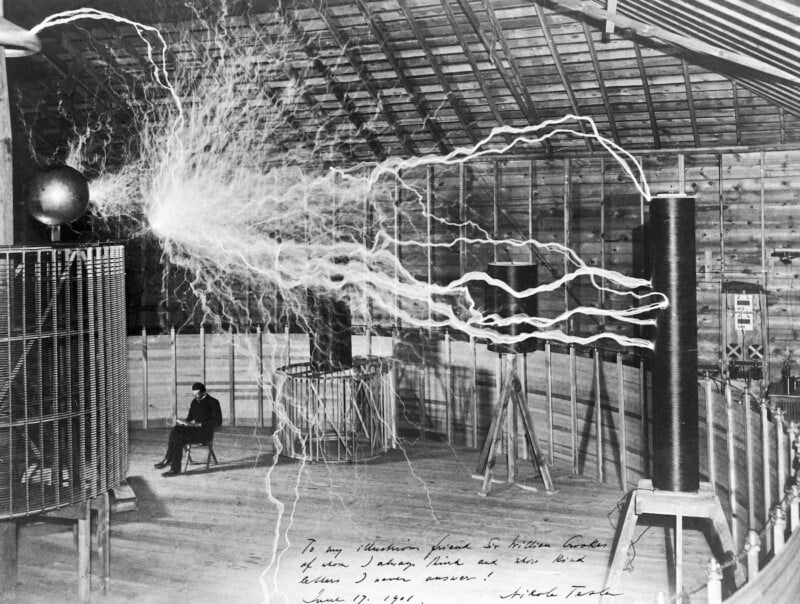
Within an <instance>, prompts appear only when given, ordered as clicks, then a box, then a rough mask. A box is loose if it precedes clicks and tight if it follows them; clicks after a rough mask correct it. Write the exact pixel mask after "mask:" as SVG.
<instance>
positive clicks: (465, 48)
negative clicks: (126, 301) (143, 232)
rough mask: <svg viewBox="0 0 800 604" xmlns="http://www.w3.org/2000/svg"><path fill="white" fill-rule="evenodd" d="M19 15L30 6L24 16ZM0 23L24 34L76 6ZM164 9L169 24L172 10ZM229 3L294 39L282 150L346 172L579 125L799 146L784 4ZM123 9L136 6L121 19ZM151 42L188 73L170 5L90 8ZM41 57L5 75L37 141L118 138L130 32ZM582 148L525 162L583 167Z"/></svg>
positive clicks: (182, 14) (696, 144) (674, 0)
mask: <svg viewBox="0 0 800 604" xmlns="http://www.w3.org/2000/svg"><path fill="white" fill-rule="evenodd" d="M26 4H27V3H26ZM33 4H36V6H35V7H30V6H29V7H16V9H15V10H16V12H14V10H11V11H7V16H8V18H9V20H12V21H13V22H16V23H18V24H20V25H23V26H24V27H31V26H32V25H33V24H34V23H36V22H38V21H39V20H41V18H43V17H44V16H46V15H47V14H48V12H53V11H56V10H60V9H69V8H73V5H76V4H77V2H75V1H73V0H63V1H58V0H50V1H49V2H42V3H33ZM173 4H174V6H173ZM277 4H278V3H277V2H272V1H256V0H254V1H253V2H250V3H245V2H234V3H232V5H231V14H232V15H233V16H232V17H231V20H232V21H231V22H232V23H233V24H240V25H241V26H242V31H243V32H244V31H245V29H244V26H245V24H246V23H256V24H258V27H262V28H269V27H276V26H278V24H280V25H281V26H283V27H286V28H288V31H290V32H291V44H292V45H293V48H292V52H291V55H290V56H291V61H289V62H288V63H287V65H286V68H285V69H284V70H283V74H282V78H275V79H273V80H271V85H270V87H269V90H266V91H265V97H266V98H265V99H264V102H265V103H267V104H268V103H269V100H270V98H271V97H272V95H278V94H280V93H281V91H283V90H285V89H286V88H287V86H292V85H296V84H297V83H298V81H302V84H303V86H302V88H303V90H304V95H303V98H302V99H301V101H302V102H299V103H298V104H297V110H296V111H294V112H293V113H292V114H291V115H285V116H284V118H285V122H286V131H285V136H286V139H287V140H290V139H299V140H312V139H314V137H315V135H316V133H317V132H318V131H319V129H320V128H335V129H336V131H337V132H339V133H342V132H345V133H347V138H348V139H349V141H350V143H349V144H348V145H344V146H342V147H341V149H340V151H341V152H342V154H343V156H344V157H345V158H347V159H350V160H354V159H373V158H383V157H385V156H387V155H403V156H409V155H416V154H423V153H431V152H435V153H443V152H447V151H449V150H451V149H453V148H454V147H458V146H463V145H469V144H474V143H475V142H477V141H479V140H481V139H482V138H483V137H485V136H486V135H487V134H488V133H489V132H490V131H491V129H492V128H493V127H495V126H500V125H508V126H514V127H525V126H529V125H533V124H537V123H539V122H541V121H542V120H546V119H557V118H560V117H562V116H564V115H566V114H580V115H587V116H590V117H592V118H593V119H594V120H595V122H596V123H597V125H598V127H599V129H600V131H601V132H602V133H603V134H604V135H606V136H607V137H609V138H611V139H613V140H615V141H616V142H618V143H619V144H621V145H622V146H623V147H625V148H627V149H629V150H632V151H642V152H643V151H646V150H654V149H687V150H688V149H694V148H712V147H713V148H717V147H726V148H729V147H741V146H756V145H757V146H775V145H783V144H789V145H796V144H797V143H800V94H798V93H800V17H798V11H797V10H796V9H797V7H796V6H794V5H793V4H791V3H789V2H786V1H780V0H778V1H776V0H769V1H768V2H767V1H757V0H616V1H614V0H600V1H580V0H549V1H545V0H325V1H322V0H308V1H303V2H295V3H288V8H287V3H283V7H284V10H281V11H278V10H277ZM131 5H135V6H131ZM92 6H93V7H94V8H98V9H101V10H108V11H110V12H114V13H116V14H120V15H123V16H129V17H130V18H133V19H138V20H144V21H147V22H150V23H155V24H158V26H159V28H160V29H162V30H163V31H164V33H165V35H166V36H167V38H168V39H169V40H170V43H171V47H170V51H169V60H170V62H172V63H176V62H181V61H191V60H192V53H193V52H196V50H197V46H196V45H197V44H202V42H201V41H200V37H199V36H196V38H195V40H194V42H193V43H192V45H195V46H194V48H192V45H187V44H186V43H185V38H184V42H183V43H180V42H179V40H180V39H181V38H182V35H181V33H182V32H186V31H190V32H191V31H192V30H196V29H197V24H196V22H193V18H192V14H191V12H187V11H186V10H185V9H183V8H182V3H178V2H175V3H172V2H166V3H165V2H163V1H162V2H155V1H154V2H152V3H128V2H121V1H118V0H114V1H112V0H106V1H105V2H103V1H99V2H95V3H93V5H92ZM41 38H42V41H43V45H44V51H43V52H42V53H41V54H40V55H38V56H36V57H30V58H25V59H17V60H13V61H10V62H9V79H10V85H11V89H12V94H13V95H14V96H15V97H16V99H17V100H18V104H19V106H20V109H21V113H22V115H23V117H25V121H26V123H27V124H29V125H33V126H34V127H33V130H34V131H35V133H36V134H35V136H36V137H37V138H38V139H40V140H43V141H46V140H59V139H60V138H63V137H64V133H63V129H64V127H65V122H69V121H72V120H74V121H75V122H76V123H78V124H81V123H86V122H87V121H88V120H90V119H92V116H93V115H96V113H97V111H100V112H110V113H111V114H112V115H115V116H116V119H117V120H118V121H119V122H120V123H124V121H125V119H124V118H125V115H126V112H129V111H130V109H129V104H130V103H131V102H143V98H138V100H136V99H137V94H140V92H141V81H142V78H144V77H146V75H147V74H146V70H147V66H146V62H145V56H146V49H145V46H144V44H143V42H142V41H141V40H140V39H139V37H138V36H137V35H136V34H135V32H134V31H133V30H132V28H130V27H129V26H127V25H121V24H115V23H113V22H94V21H93V22H91V23H85V22H81V23H80V27H75V26H69V25H68V26H61V27H58V28H53V29H48V30H45V31H44V32H42V34H41ZM596 147H597V145H596V144H593V143H592V142H591V140H587V139H583V138H580V137H558V138H553V139H552V140H551V141H548V142H545V143H544V144H540V145H537V146H534V147H530V148H527V149H526V152H531V153H535V154H539V155H542V156H551V155H559V154H565V153H569V154H574V153H589V152H592V151H594V149H595V148H596Z"/></svg>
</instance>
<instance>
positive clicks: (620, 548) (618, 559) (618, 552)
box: [606, 490, 639, 591]
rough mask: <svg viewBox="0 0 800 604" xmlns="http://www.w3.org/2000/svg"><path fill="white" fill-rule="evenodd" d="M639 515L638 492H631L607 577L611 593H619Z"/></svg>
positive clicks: (618, 528) (618, 527) (618, 531)
mask: <svg viewBox="0 0 800 604" xmlns="http://www.w3.org/2000/svg"><path fill="white" fill-rule="evenodd" d="M638 520H639V515H638V514H637V513H636V491H635V490H634V491H631V494H630V496H629V498H628V507H627V508H626V509H625V516H624V519H623V520H622V523H621V524H620V525H618V526H617V537H616V539H615V540H614V541H615V545H614V556H613V558H612V559H611V566H610V567H609V569H608V576H607V577H606V587H607V588H608V590H609V591H617V588H618V587H619V580H620V577H621V575H622V571H623V569H624V568H625V562H626V560H627V559H628V548H629V547H630V544H631V541H633V533H634V532H635V531H636V523H637V521H638Z"/></svg>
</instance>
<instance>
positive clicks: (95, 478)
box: [0, 245, 128, 519]
mask: <svg viewBox="0 0 800 604" xmlns="http://www.w3.org/2000/svg"><path fill="white" fill-rule="evenodd" d="M127 399H128V392H127V342H126V334H125V260H124V251H123V247H122V246H121V245H90V246H80V247H74V246H72V247H67V246H64V247H4V248H0V519H5V518H14V517H22V516H30V515H34V514H38V513H42V512H46V511H49V510H53V509H57V508H60V507H63V506H66V505H70V504H73V503H79V502H82V501H86V500H88V499H91V498H93V497H96V496H97V495H99V494H101V493H103V492H105V491H107V490H109V489H111V488H113V487H115V486H117V485H119V484H120V482H121V481H122V480H123V479H124V478H125V475H126V473H127V470H128V431H127V424H128V400H127Z"/></svg>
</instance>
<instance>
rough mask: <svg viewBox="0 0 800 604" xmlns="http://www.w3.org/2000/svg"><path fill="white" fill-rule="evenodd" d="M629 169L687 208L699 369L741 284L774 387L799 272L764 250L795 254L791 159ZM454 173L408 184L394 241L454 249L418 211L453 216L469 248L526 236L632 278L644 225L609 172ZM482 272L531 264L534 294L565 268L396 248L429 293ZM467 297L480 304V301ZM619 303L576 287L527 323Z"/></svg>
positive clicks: (798, 157)
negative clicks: (691, 218) (761, 306)
mask: <svg viewBox="0 0 800 604" xmlns="http://www.w3.org/2000/svg"><path fill="white" fill-rule="evenodd" d="M639 160H640V161H641V162H642V164H643V167H644V171H645V174H646V177H647V179H648V182H649V184H650V187H651V190H652V192H653V193H654V194H657V193H679V192H682V191H683V192H685V193H687V194H693V195H696V197H697V213H696V226H697V230H696V246H697V258H696V260H697V282H698V301H697V304H698V335H699V357H700V362H701V364H703V365H708V366H716V365H717V364H718V361H719V358H720V352H721V343H722V336H721V321H720V317H721V314H720V313H721V291H722V290H721V287H722V283H724V282H726V281H732V280H745V281H752V282H754V283H757V284H760V285H761V286H762V287H763V288H764V289H765V290H766V294H767V297H766V299H767V312H766V317H767V332H768V338H769V346H768V348H769V359H770V363H771V372H770V373H771V376H772V377H773V378H775V377H776V375H777V374H779V371H780V365H781V362H782V361H783V360H784V359H785V358H787V357H788V356H789V355H792V357H793V358H798V357H800V343H799V342H798V332H797V327H796V326H795V325H796V323H797V319H798V313H800V290H798V289H797V283H798V279H799V278H800V269H799V268H798V267H800V260H796V261H795V262H794V263H790V264H782V263H780V262H779V261H777V260H776V258H774V257H772V256H771V252H772V250H773V249H775V248H781V247H794V248H796V247H798V246H800V238H799V237H798V233H797V222H798V220H800V210H798V208H800V151H773V152H765V151H759V152H747V153H707V152H706V153H696V154H686V155H679V154H664V155H653V154H651V155H647V156H644V157H641V158H639ZM463 172H464V173H463V176H461V174H460V172H459V170H458V169H457V168H453V167H447V168H435V169H429V170H428V172H427V174H425V175H424V176H423V177H421V176H420V175H416V176H417V178H418V179H419V178H424V179H428V181H426V180H418V182H419V183H420V184H421V189H422V190H423V191H424V192H425V194H424V196H423V199H422V200H421V201H419V200H416V199H414V200H413V201H412V200H410V199H409V200H406V201H404V202H403V203H402V204H401V206H402V207H401V213H402V220H401V228H400V229H399V230H398V232H397V235H398V237H399V238H400V239H401V240H402V241H409V240H411V239H416V240H419V238H420V237H421V236H426V235H427V236H429V238H430V240H431V241H434V242H443V241H445V242H447V241H455V238H456V237H457V236H458V235H459V232H458V229H457V228H454V227H452V226H447V225H443V224H440V223H438V222H437V221H436V220H428V219H427V217H426V216H425V214H424V212H420V210H421V209H422V208H423V206H424V205H425V204H426V203H429V205H428V206H427V207H426V208H425V209H430V210H431V211H432V212H433V213H434V215H436V216H438V217H444V218H447V219H451V220H452V219H454V218H458V216H459V215H460V216H461V217H462V218H467V219H469V220H471V221H473V223H474V226H470V227H468V228H465V229H462V232H461V233H460V234H461V235H462V236H464V235H466V236H479V235H480V229H483V230H485V231H486V232H488V233H489V234H491V235H493V236H495V237H501V238H514V239H526V238H527V237H528V236H529V235H532V236H533V237H534V238H536V239H537V240H538V241H540V242H542V243H549V242H558V243H566V244H568V245H569V246H570V247H572V248H573V249H574V250H576V251H577V252H578V253H579V254H580V256H581V258H583V260H584V261H585V262H586V263H587V264H588V265H590V266H597V267H605V268H609V269H613V270H616V271H619V272H621V273H623V274H628V275H629V274H632V268H633V266H632V264H633V254H634V250H633V244H632V232H633V229H634V228H635V227H637V226H638V225H639V224H641V223H642V222H643V221H646V220H647V205H646V202H645V201H644V200H643V199H642V197H641V196H640V195H639V193H638V192H637V191H636V189H635V188H634V187H633V185H632V183H631V182H630V179H629V178H628V176H627V175H626V174H625V173H624V172H623V170H622V169H621V167H620V166H619V165H618V164H617V163H616V162H615V161H613V160H611V159H603V158H572V159H554V160H521V159H502V160H492V161H479V162H473V163H470V164H468V165H467V166H465V168H464V169H463ZM426 182H429V184H430V186H427V184H426ZM406 196H408V194H406ZM462 197H463V202H461V201H460V199H461V198H462ZM428 198H430V199H428ZM460 203H463V204H464V206H465V207H459V204H460ZM459 212H460V214H459ZM429 223H432V225H431V224H429ZM459 248H461V250H460V253H459ZM494 260H501V261H504V260H514V261H535V262H537V263H538V265H539V282H540V283H544V282H547V281H550V280H552V279H554V278H556V277H558V276H560V275H562V274H563V272H564V268H565V267H564V259H563V256H561V255H560V254H557V253H550V252H542V253H537V252H536V251H535V250H534V249H533V248H532V247H530V248H527V247H523V248H513V247H508V246H498V247H494V246H491V245H488V244H485V243H470V244H466V245H462V246H459V245H454V246H452V247H451V248H436V249H434V250H433V251H431V252H430V253H428V252H426V251H425V250H423V249H420V248H418V247H405V246H402V261H403V263H404V265H405V266H407V267H409V268H410V269H411V271H412V273H413V274H414V275H416V276H417V277H418V278H421V279H426V278H428V277H429V276H430V278H431V279H432V280H433V281H434V282H439V283H445V282H449V281H450V280H452V279H453V278H455V277H457V276H458V275H460V274H463V273H464V272H465V271H468V270H483V269H485V268H486V265H487V264H488V263H489V262H492V261H494ZM474 294H475V297H476V299H477V300H478V302H479V303H480V302H481V301H482V291H480V290H479V289H476V291H474ZM629 303H630V301H629V299H628V298H625V297H616V296H611V295H608V294H601V293H600V292H598V291H597V290H596V289H595V288H593V287H592V286H591V285H590V284H589V283H588V281H579V282H575V283H573V284H572V285H571V286H570V287H569V289H568V291H564V290H561V291H557V292H553V293H550V294H546V295H542V296H540V298H539V313H540V314H541V315H543V316H554V315H555V314H557V313H560V312H562V311H563V310H564V309H565V308H571V307H574V306H576V305H578V304H584V305H593V306H602V307H605V308H622V307H625V306H627V305H628V304H629ZM565 329H569V330H571V332H572V333H575V334H587V333H595V332H597V331H601V330H613V331H621V332H630V331H631V328H630V327H628V326H620V325H614V324H613V323H612V322H608V321H604V320H601V319H596V320H595V319H590V318H579V319H575V320H574V321H573V322H572V325H570V326H565ZM794 370H795V373H797V368H796V367H795V368H794Z"/></svg>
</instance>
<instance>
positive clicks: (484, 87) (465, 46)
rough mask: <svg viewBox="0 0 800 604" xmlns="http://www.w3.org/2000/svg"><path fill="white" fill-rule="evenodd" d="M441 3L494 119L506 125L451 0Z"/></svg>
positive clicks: (442, 0) (443, 0)
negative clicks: (451, 4)
mask: <svg viewBox="0 0 800 604" xmlns="http://www.w3.org/2000/svg"><path fill="white" fill-rule="evenodd" d="M441 4H442V8H443V9H444V12H445V14H446V15H447V19H448V20H449V21H450V25H451V26H452V28H453V31H454V32H455V34H456V38H457V39H458V42H459V44H460V45H461V49H462V50H463V51H464V57H465V58H466V59H467V62H468V63H469V65H470V67H471V68H472V74H473V75H474V76H475V81H476V82H478V85H479V86H480V87H481V91H483V96H484V98H485V99H486V102H487V103H488V104H489V109H490V110H491V112H492V115H493V116H494V119H495V120H496V121H497V124H498V125H500V126H502V125H504V124H505V121H504V120H503V116H502V115H501V114H500V109H499V108H498V106H497V101H496V99H495V98H494V93H493V92H492V89H491V88H489V85H488V84H487V83H486V78H484V77H483V76H482V75H481V72H480V69H479V68H478V63H477V61H476V60H475V57H474V56H473V54H472V50H470V47H469V43H468V42H467V40H466V38H465V36H464V31H463V30H462V29H461V25H459V23H458V19H457V18H456V15H455V13H454V12H453V7H452V6H450V2H449V0H441Z"/></svg>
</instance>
